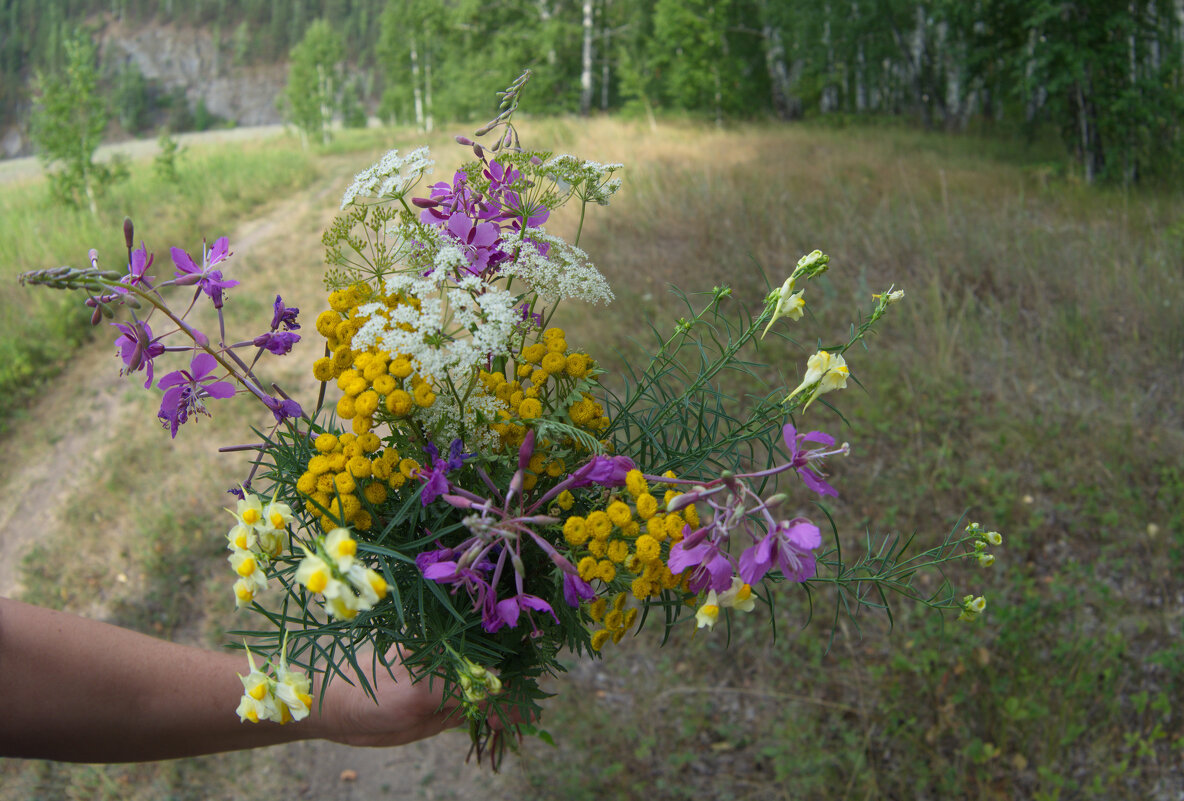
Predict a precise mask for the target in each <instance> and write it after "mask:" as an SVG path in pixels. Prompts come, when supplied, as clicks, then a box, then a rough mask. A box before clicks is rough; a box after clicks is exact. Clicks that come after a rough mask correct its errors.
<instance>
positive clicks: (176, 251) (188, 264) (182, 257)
mask: <svg viewBox="0 0 1184 801" xmlns="http://www.w3.org/2000/svg"><path fill="white" fill-rule="evenodd" d="M169 253H171V254H172V256H173V264H175V265H177V269H178V270H179V271H180V272H178V273H177V275H178V277H179V276H182V275H184V274H186V273H191V274H192V273H200V272H201V269H200V268H199V267H198V266H197V265H196V264H194V262H193V257H192V256H190V255H189V254H188V253H186V252H185V251H183V250H181V248H172V249H170V250H169Z"/></svg>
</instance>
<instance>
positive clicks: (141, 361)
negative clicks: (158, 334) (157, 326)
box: [111, 320, 164, 389]
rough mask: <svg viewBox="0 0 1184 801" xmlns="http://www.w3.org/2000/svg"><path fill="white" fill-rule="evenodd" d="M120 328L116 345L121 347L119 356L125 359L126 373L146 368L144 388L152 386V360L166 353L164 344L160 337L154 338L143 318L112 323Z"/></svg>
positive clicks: (124, 370) (124, 367)
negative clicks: (146, 377) (129, 321)
mask: <svg viewBox="0 0 1184 801" xmlns="http://www.w3.org/2000/svg"><path fill="white" fill-rule="evenodd" d="M111 325H113V326H115V327H116V328H118V329H119V331H120V335H119V336H118V337H116V338H115V347H117V348H119V356H120V358H121V359H123V370H122V371H121V372H122V373H123V374H124V375H131V374H132V373H135V372H138V371H140V370H144V371H145V372H147V373H148V380H147V381H145V382H144V389H148V387H150V386H152V360H153V359H155V358H156V357H157V356H159V355H160V354H162V353H164V345H162V344H161V343H160V340H159V338H158V339H153V338H152V329H151V328H149V327H148V323H146V322H143V321H142V320H133V321H132V322H131V323H130V324H128V323H111Z"/></svg>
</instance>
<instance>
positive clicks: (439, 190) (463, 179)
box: [411, 171, 496, 225]
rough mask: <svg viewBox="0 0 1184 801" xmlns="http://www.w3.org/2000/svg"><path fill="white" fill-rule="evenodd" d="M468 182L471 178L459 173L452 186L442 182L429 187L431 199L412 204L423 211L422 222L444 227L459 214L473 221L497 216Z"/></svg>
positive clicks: (417, 200) (421, 214)
mask: <svg viewBox="0 0 1184 801" xmlns="http://www.w3.org/2000/svg"><path fill="white" fill-rule="evenodd" d="M468 181H469V177H468V176H467V175H465V174H464V173H463V172H460V171H458V172H456V174H455V175H453V178H452V183H451V184H447V183H444V182H443V181H441V182H440V183H438V184H432V185H431V186H429V187H428V189H429V190H430V195H431V197H430V198H427V199H425V198H413V199H412V201H411V202H412V203H413V204H414V205H416V206H419V207H420V208H422V209H423V211H421V212H420V214H419V219H420V222H422V223H424V224H425V225H442V224H444V223H446V222H448V220H449V218H450V217H452V215H453V214H456V213H458V212H459V213H461V214H464V215H465V216H467V217H469V218H471V219H481V220H484V219H488V218H490V217H493V216H495V215H496V211H494V210H492V209H490V208H489V207H488V205H487V204H486V203H484V202H483V201H481V200H479V199H478V197H477V195H476V194H475V193H474V192H473V190H471V189H469V186H468Z"/></svg>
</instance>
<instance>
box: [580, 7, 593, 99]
mask: <svg viewBox="0 0 1184 801" xmlns="http://www.w3.org/2000/svg"><path fill="white" fill-rule="evenodd" d="M581 66H582V68H581V70H580V115H581V116H583V117H587V116H588V113H589V112H590V111H591V110H592V0H584V52H583V61H582V65H581Z"/></svg>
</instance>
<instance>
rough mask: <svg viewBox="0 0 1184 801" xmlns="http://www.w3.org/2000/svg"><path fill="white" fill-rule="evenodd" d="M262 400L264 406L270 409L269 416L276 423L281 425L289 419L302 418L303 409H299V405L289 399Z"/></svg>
mask: <svg viewBox="0 0 1184 801" xmlns="http://www.w3.org/2000/svg"><path fill="white" fill-rule="evenodd" d="M262 400H263V403H264V405H265V406H267V408H268V409H271V414H272V416H273V417H275V421H276V422H277V423H282V422H284V421H285V420H287V419H288V418H289V417H303V416H304V409H302V408H300V404H299V403H297V402H296V401H294V400H292V399H291V398H263V399H262Z"/></svg>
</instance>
